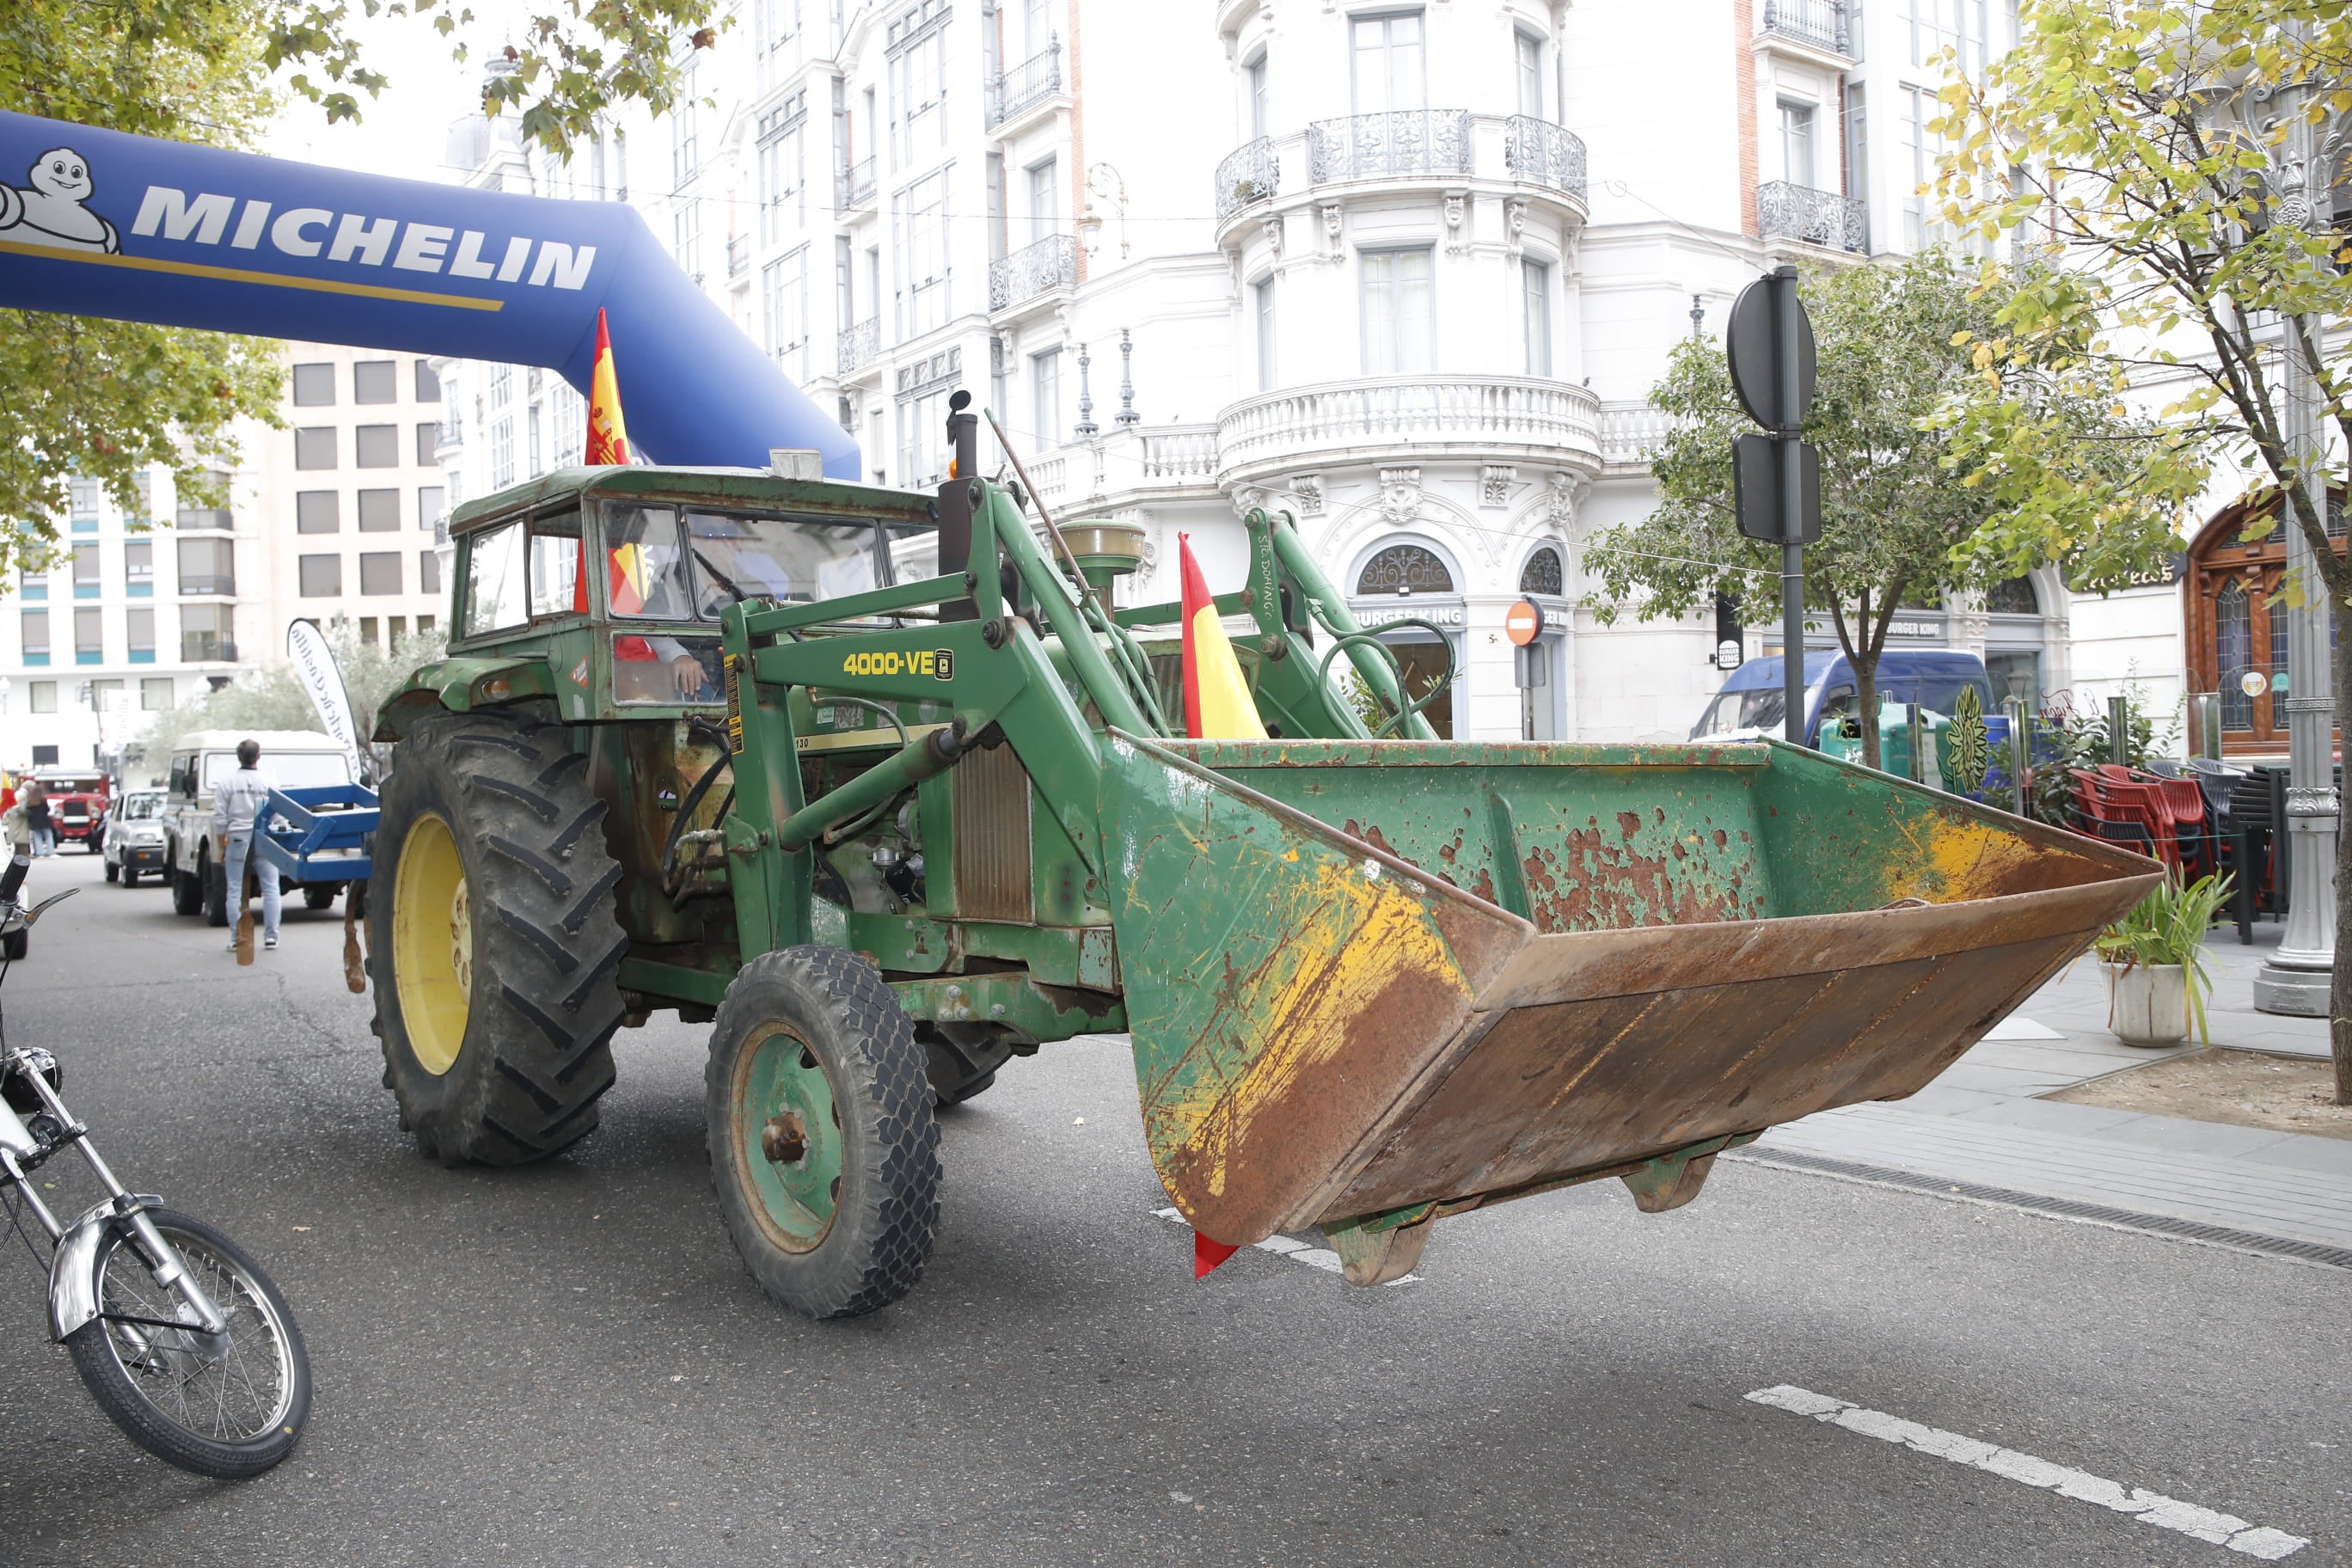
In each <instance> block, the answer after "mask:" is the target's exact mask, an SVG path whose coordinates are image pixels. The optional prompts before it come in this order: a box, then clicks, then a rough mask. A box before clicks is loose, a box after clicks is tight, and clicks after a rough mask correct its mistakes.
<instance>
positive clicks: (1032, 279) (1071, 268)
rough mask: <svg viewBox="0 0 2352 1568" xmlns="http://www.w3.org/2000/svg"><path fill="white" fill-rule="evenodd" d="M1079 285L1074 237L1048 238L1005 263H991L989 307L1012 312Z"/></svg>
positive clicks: (1006, 260) (999, 261) (1076, 243)
mask: <svg viewBox="0 0 2352 1568" xmlns="http://www.w3.org/2000/svg"><path fill="white" fill-rule="evenodd" d="M1077 286H1078V242H1077V239H1076V237H1075V236H1072V235H1066V234H1052V235H1047V236H1046V237H1045V238H1043V239H1041V240H1039V241H1038V242H1037V243H1036V244H1034V245H1026V246H1024V247H1021V248H1020V249H1019V250H1016V251H1014V252H1013V254H1012V255H1010V256H1008V257H1005V258H1003V259H1002V260H998V261H992V262H990V263H989V264H988V308H989V309H990V310H1012V309H1013V307H1014V306H1016V305H1022V304H1026V303H1027V302H1028V301H1030V300H1035V299H1037V298H1039V297H1041V296H1043V295H1047V294H1053V293H1057V292H1059V291H1061V290H1063V289H1075V288H1076V287H1077Z"/></svg>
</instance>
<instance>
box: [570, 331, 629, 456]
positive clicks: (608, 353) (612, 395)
mask: <svg viewBox="0 0 2352 1568" xmlns="http://www.w3.org/2000/svg"><path fill="white" fill-rule="evenodd" d="M580 460H581V461H582V462H583V463H586V464H588V465H590V466H591V467H594V466H596V465H599V464H604V463H634V462H635V461H636V460H637V455H636V453H635V452H634V451H632V450H630V448H629V426H628V422H627V421H626V420H625V419H623V418H622V417H621V384H620V381H619V378H618V377H616V376H615V375H614V374H613V340H612V338H611V336H610V335H608V334H607V333H606V332H605V331H604V310H603V309H602V308H601V307H600V308H599V309H598V310H597V311H596V366H595V369H594V370H593V371H591V372H590V373H589V376H588V445H587V447H586V449H585V450H584V451H583V453H582V454H581V458H580Z"/></svg>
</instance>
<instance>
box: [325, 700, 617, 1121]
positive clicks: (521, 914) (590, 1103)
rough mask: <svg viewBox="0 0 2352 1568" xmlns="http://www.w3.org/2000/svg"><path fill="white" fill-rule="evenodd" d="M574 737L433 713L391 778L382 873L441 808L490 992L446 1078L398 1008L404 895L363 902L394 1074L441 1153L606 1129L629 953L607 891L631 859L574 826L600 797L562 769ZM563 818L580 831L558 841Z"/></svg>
mask: <svg viewBox="0 0 2352 1568" xmlns="http://www.w3.org/2000/svg"><path fill="white" fill-rule="evenodd" d="M568 744H569V740H568V737H567V736H566V735H565V734H564V732H563V731H562V730H561V728H559V727H557V726H552V725H541V724H532V723H528V722H518V721H516V720H515V719H514V718H512V717H511V716H509V715H502V714H483V713H474V714H436V715H434V716H432V717H430V718H428V719H426V720H425V721H422V722H421V723H419V724H418V725H417V726H416V728H415V730H414V731H412V732H411V733H410V735H409V737H408V739H407V740H405V741H404V742H402V743H401V752H402V755H401V758H400V763H399V765H398V766H397V767H395V768H394V771H393V773H392V774H391V775H390V777H389V778H388V779H387V780H386V783H385V788H384V796H383V807H384V811H383V826H382V827H380V828H379V838H378V849H377V853H378V856H379V857H380V859H381V863H382V864H383V866H384V867H385V868H386V874H387V876H396V870H395V869H394V868H396V867H397V866H398V864H399V853H400V847H401V844H402V843H403V842H404V839H405V837H406V833H407V831H408V827H409V826H410V824H412V823H413V822H414V821H415V818H416V816H418V815H419V814H420V813H421V812H423V811H425V810H431V811H432V812H434V813H435V814H436V815H437V816H441V817H442V818H443V820H444V821H445V822H446V823H447V824H448V826H449V827H450V829H451V831H452V834H453V836H454V837H456V838H457V842H458V845H459V853H460V857H461V858H462V859H464V861H465V864H466V872H467V879H468V881H469V884H470V892H471V896H472V899H473V907H474V927H473V929H474V941H475V944H476V945H475V953H476V960H475V963H476V967H475V973H476V975H477V977H478V985H479V989H478V990H477V991H476V992H475V994H474V996H473V999H472V1005H471V1007H470V1009H469V1016H468V1017H467V1024H466V1035H465V1038H464V1043H463V1045H462V1047H460V1049H459V1052H458V1059H457V1062H456V1063H455V1064H454V1065H453V1066H452V1067H451V1068H449V1070H448V1071H447V1072H446V1073H445V1074H441V1075H437V1076H436V1075H433V1074H430V1073H427V1072H425V1069H424V1068H423V1067H422V1066H421V1064H419V1063H418V1062H417V1061H416V1059H415V1055H414V1053H413V1052H412V1051H411V1050H410V1049H409V1047H408V1045H407V1037H406V1034H405V1031H404V1028H403V1026H402V1025H401V1021H400V1019H399V1016H398V988H397V984H396V982H395V978H394V974H393V970H392V965H393V953H394V942H393V931H392V904H393V901H394V900H392V899H391V898H390V897H386V898H383V899H381V900H370V901H369V907H368V909H367V919H368V924H369V932H368V935H369V942H368V959H367V970H368V974H369V976H370V978H371V980H372V981H373V992H374V994H375V999H376V1016H375V1019H374V1021H373V1028H374V1031H375V1033H376V1036H377V1038H378V1041H379V1043H380V1044H381V1046H382V1047H383V1054H384V1061H385V1068H384V1078H385V1079H386V1084H387V1087H389V1088H390V1089H392V1090H393V1092H394V1098H395V1099H396V1100H398V1102H399V1105H400V1112H401V1120H402V1121H403V1123H404V1126H405V1127H406V1128H407V1129H408V1131H410V1132H411V1134H412V1135H413V1136H414V1137H415V1140H416V1144H417V1148H418V1149H419V1151H420V1152H423V1153H424V1154H425V1156H426V1157H428V1158H432V1159H436V1160H439V1161H441V1162H442V1163H445V1164H449V1165H458V1164H463V1163H482V1164H491V1165H518V1164H524V1163H530V1162H533V1161H537V1160H542V1159H545V1158H547V1157H549V1156H550V1155H552V1154H556V1153H560V1152H562V1151H563V1150H564V1149H566V1148H569V1147H570V1146H571V1145H572V1144H573V1143H576V1142H579V1141H580V1140H581V1139H582V1138H583V1137H585V1136H587V1134H588V1133H589V1132H591V1131H593V1130H594V1129H595V1127H596V1124H597V1119H598V1112H597V1101H598V1100H600V1099H601V1098H602V1097H603V1096H604V1092H605V1091H606V1090H607V1089H611V1088H612V1087H613V1082H614V1072H613V1061H612V1038H613V1034H614V1030H615V1029H617V1028H618V1027H619V1026H620V1022H621V1016H622V1012H623V1008H622V1005H621V996H620V988H619V985H618V984H617V981H616V975H617V973H618V971H619V966H620V959H621V955H622V954H623V953H624V952H626V951H627V948H628V939H627V938H626V937H625V935H624V934H623V933H622V931H621V928H620V923H619V920H618V918H617V914H616V910H615V900H614V899H613V897H612V893H613V889H614V885H615V884H616V883H617V882H618V881H619V879H620V868H619V867H618V866H617V865H616V864H615V863H614V860H613V858H612V856H611V853H610V852H609V851H608V849H607V848H606V847H605V844H604V838H603V837H602V836H601V835H597V834H585V835H583V834H582V833H581V832H580V831H579V828H580V827H581V826H583V825H585V824H587V823H592V822H594V821H597V820H599V819H601V817H602V815H603V809H604V808H603V803H602V802H599V801H596V800H594V799H593V798H592V797H590V796H589V795H588V793H587V775H586V774H585V773H583V772H582V771H581V770H579V769H578V768H576V767H558V766H555V765H553V764H555V763H558V762H560V761H561V760H562V756H569V755H571V754H572V753H570V752H569V751H568ZM558 752H561V753H562V755H561V756H559V755H557V754H556V753H558ZM559 822H562V823H565V824H568V825H569V826H567V827H566V828H565V829H564V830H563V831H562V835H561V839H562V841H561V842H560V843H555V842H551V841H550V838H551V827H550V825H551V824H555V823H559ZM550 868H551V869H552V870H553V871H554V872H555V878H554V879H550V878H549V877H548V875H547V874H546V872H547V870H548V869H550ZM556 881H561V882H562V884H563V885H562V887H561V888H560V889H559V888H558V887H556V886H555V885H554V883H555V882H556ZM392 885H393V884H391V883H389V882H388V883H387V885H386V887H385V889H383V890H384V891H385V892H387V893H389V892H390V891H391V889H392ZM583 886H584V887H587V888H590V889H602V894H603V901H602V904H601V906H600V905H599V904H598V902H597V901H596V900H589V899H583V898H581V897H579V896H578V893H577V889H581V888H582V887H583ZM567 895H568V896H567ZM600 908H601V910H602V912H601V913H600V912H599V909H600ZM567 921H568V922H569V923H568V924H567V923H566V922H567ZM492 977H495V984H493V983H491V982H492Z"/></svg>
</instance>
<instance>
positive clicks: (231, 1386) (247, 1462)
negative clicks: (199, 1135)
mask: <svg viewBox="0 0 2352 1568" xmlns="http://www.w3.org/2000/svg"><path fill="white" fill-rule="evenodd" d="M148 1217H149V1218H150V1219H152V1220H153V1221H154V1224H155V1228H156V1230H157V1231H158V1232H160V1233H161V1234H162V1236H163V1241H164V1244H165V1245H166V1246H168V1247H171V1249H172V1251H173V1254H174V1255H175V1258H176V1261H177V1262H178V1263H179V1265H180V1267H181V1268H184V1269H185V1270H187V1274H188V1278H189V1279H193V1280H194V1282H195V1283H196V1285H197V1286H198V1287H199V1288H200V1289H203V1290H204V1292H205V1294H206V1295H207V1296H209V1297H211V1298H212V1302H213V1305H214V1306H215V1307H216V1308H218V1309H219V1310H220V1312H221V1315H222V1316H223V1317H224V1318H226V1320H227V1321H228V1327H227V1330H226V1332H225V1333H223V1334H222V1335H220V1336H219V1338H218V1339H217V1340H213V1339H210V1338H209V1337H208V1336H205V1334H204V1333H203V1332H202V1331H200V1330H195V1329H181V1328H170V1327H160V1326H158V1325H160V1324H169V1323H172V1322H175V1321H186V1320H187V1318H188V1317H189V1313H188V1312H187V1310H186V1308H185V1305H184V1303H183V1302H182V1300H180V1298H179V1297H178V1296H177V1295H175V1294H174V1293H173V1291H172V1290H170V1289H167V1288H166V1287H164V1286H162V1285H159V1284H157V1283H156V1281H155V1277H154V1275H153V1274H152V1272H150V1271H149V1268H148V1266H147V1260H146V1259H145V1258H142V1257H141V1256H140V1253H139V1248H138V1247H137V1246H135V1245H134V1244H133V1242H132V1238H131V1235H130V1233H129V1230H128V1227H122V1228H118V1229H117V1230H116V1231H115V1232H114V1234H113V1235H112V1236H110V1237H108V1239H107V1240H106V1241H105V1242H104V1243H103V1244H102V1245H101V1246H100V1248H99V1254H98V1300H99V1308H100V1315H99V1316H98V1317H97V1318H96V1319H94V1320H92V1321H89V1322H88V1323H85V1324H83V1325H82V1326H81V1327H80V1328H79V1329H77V1330H75V1331H74V1332H73V1333H71V1334H70V1335H68V1337H67V1339H66V1348H67V1350H68V1351H70V1352H72V1353H73V1359H74V1366H75V1368H76V1369H77V1370H78V1371H79V1372H80V1373H81V1380H82V1382H83V1383H84V1384H86V1385H87V1386H88V1387H89V1392H90V1397H91V1398H93V1399H95V1400H97V1401H98V1404H99V1407H100V1409H102V1410H104V1411H105V1412H106V1414H107V1416H108V1418H109V1419H110V1420H112V1421H113V1423H114V1424H115V1425H116V1426H120V1427H121V1428H122V1430H123V1433H124V1435H125V1436H128V1437H130V1439H131V1441H132V1442H134V1443H136V1444H138V1445H139V1446H140V1447H142V1448H144V1449H146V1450H147V1451H148V1452H149V1453H151V1454H152V1455H154V1456H155V1457H156V1458H159V1459H163V1460H166V1461H168V1462H170V1463H172V1464H174V1465H177V1466H179V1467H180V1468H182V1469H184V1470H191V1471H194V1473H195V1474H197V1475H200V1476H210V1477H212V1478H213V1479H216V1480H242V1479H246V1478H247V1477H250V1476H257V1475H259V1474H260V1473H261V1472H262V1471H264V1470H267V1469H268V1468H270V1467H271V1466H273V1465H275V1464H277V1463H278V1461H279V1460H280V1459H283V1458H285V1457H286V1456H287V1455H289V1454H290V1453H292V1452H293V1451H294V1444H295V1442H296V1441H297V1440H298V1439H299V1437H300V1436H301V1434H302V1423H303V1422H304V1421H305V1420H306V1419H308V1418H309V1416H310V1356H309V1354H308V1352H305V1351H304V1349H303V1348H302V1334H301V1331H299V1329H297V1328H296V1327H295V1326H294V1316H293V1314H292V1313H291V1312H290V1311H289V1310H287V1306H286V1299H285V1297H283V1296H281V1295H280V1294H278V1287H277V1286H276V1285H275V1284H274V1283H272V1282H271V1280H270V1278H269V1276H268V1275H267V1274H265V1273H263V1272H262V1269H261V1266H260V1265H259V1264H257V1263H256V1262H255V1261H254V1260H253V1259H252V1258H249V1257H248V1256H247V1254H246V1252H245V1249H244V1248H243V1247H239V1246H237V1244H236V1243H235V1242H233V1241H231V1240H230V1239H229V1238H228V1237H226V1236H223V1235H222V1234H221V1233H220V1232H219V1231H217V1230H215V1229H214V1228H213V1227H212V1226H209V1225H206V1224H205V1222H204V1221H202V1220H200V1219H192V1218H190V1217H189V1216H188V1215H184V1214H178V1213H174V1212H173V1210H170V1209H153V1210H151V1211H149V1215H148Z"/></svg>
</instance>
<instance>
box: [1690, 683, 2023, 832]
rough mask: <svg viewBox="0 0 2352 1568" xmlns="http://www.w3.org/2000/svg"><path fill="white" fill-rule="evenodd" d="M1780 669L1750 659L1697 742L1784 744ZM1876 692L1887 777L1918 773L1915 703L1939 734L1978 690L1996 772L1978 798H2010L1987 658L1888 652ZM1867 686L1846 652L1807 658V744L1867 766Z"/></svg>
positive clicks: (2001, 721) (1706, 716)
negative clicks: (1863, 692)
mask: <svg viewBox="0 0 2352 1568" xmlns="http://www.w3.org/2000/svg"><path fill="white" fill-rule="evenodd" d="M1780 669H1781V666H1780V659H1779V658H1777V657H1773V658H1751V659H1749V660H1748V662H1747V663H1745V664H1743V665H1741V666H1740V667H1739V668H1738V669H1735V670H1733V671H1732V672H1731V675H1730V677H1729V678H1728V679H1726V680H1725V681H1724V683H1723V687H1722V689H1720V690H1718V691H1717V693H1716V694H1715V697H1714V700H1712V701H1710V702H1709V703H1708V704H1707V706H1706V711H1705V712H1703V713H1701V714H1700V715H1699V720H1698V722H1697V723H1696V724H1694V725H1692V726H1691V734H1690V738H1691V739H1692V740H1694V741H1747V740H1755V739H1758V738H1759V737H1769V738H1770V739H1772V740H1779V739H1780V735H1781V732H1782V731H1781V724H1780V720H1781V715H1782V713H1783V712H1784V711H1785V710H1786V708H1785V700H1784V698H1783V696H1782V693H1781V688H1780ZM1876 686H1877V693H1878V700H1879V705H1880V706H1879V748H1880V752H1879V761H1880V765H1881V766H1883V767H1884V768H1885V770H1886V771H1887V772H1888V773H1901V774H1906V775H1907V774H1908V773H1910V771H1911V748H1910V738H1909V736H1908V735H1907V734H1906V733H1905V732H1904V729H1903V724H1904V718H1905V716H1906V714H1907V712H1908V710H1909V706H1910V704H1912V703H1914V702H1916V703H1917V704H1918V705H1919V708H1920V710H1921V711H1922V713H1923V714H1924V715H1932V716H1933V718H1932V720H1931V721H1930V722H1931V724H1932V726H1933V728H1935V729H1936V730H1938V731H1940V729H1941V727H1942V723H1943V721H1946V720H1948V719H1949V718H1950V717H1951V714H1952V710H1953V707H1954V705H1955V704H1956V703H1957V702H1958V699H1959V694H1960V689H1961V688H1963V687H1974V688H1975V689H1976V693H1977V700H1978V701H1979V703H1980V704H1982V706H1983V710H1984V720H1985V740H1986V742H1987V744H1988V745H1989V746H1990V749H1991V752H1992V767H1991V770H1990V772H1989V773H1987V774H1986V776H1985V780H1984V783H1983V784H1982V785H1981V786H1980V787H1979V790H1978V791H1977V792H1976V793H1977V794H1978V795H1979V796H1980V797H1982V798H1986V799H1990V800H1994V801H1996V802H1997V803H1998V802H1999V801H2000V800H2001V799H2002V798H2003V794H2004V793H2005V792H2006V790H2007V788H2008V783H2009V770H2008V767H2007V762H2008V756H2009V720H2008V717H2007V716H2006V715H2005V714H2003V713H2002V712H2001V710H2000V705H1999V704H1998V703H1997V702H1995V701H1994V700H1993V693H1992V682H1991V680H1990V678H1989V677H1988V676H1987V675H1986V673H1985V666H1984V660H1982V659H1981V658H1978V657H1977V656H1976V655H1975V654H1972V653H1956V652H1954V651H1952V650H1951V649H1948V648H1889V649H1887V650H1886V652H1885V653H1883V654H1881V655H1880V656H1879V659H1878V679H1877V682H1876ZM1860 688H1861V682H1860V681H1859V680H1857V679H1855V677H1854V673H1853V663H1852V662H1851V661H1850V660H1848V659H1847V658H1846V657H1845V655H1844V654H1843V653H1839V652H1836V651H1834V650H1832V649H1826V648H1820V649H1814V650H1812V651H1811V652H1809V653H1807V654H1806V655H1805V743H1806V744H1807V745H1809V746H1811V747H1813V748H1815V749H1816V750H1819V751H1825V752H1830V753H1832V755H1836V756H1841V757H1845V758H1848V759H1849V760H1851V761H1854V762H1859V761H1861V760H1862V745H1861V739H1860V737H1861V727H1860V723H1859V719H1860V714H1861V699H1860ZM1927 782H1929V783H1930V784H1933V783H1936V782H1937V773H1935V772H1934V771H1932V770H1930V771H1928V772H1927ZM1997 792H2002V793H1997Z"/></svg>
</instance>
